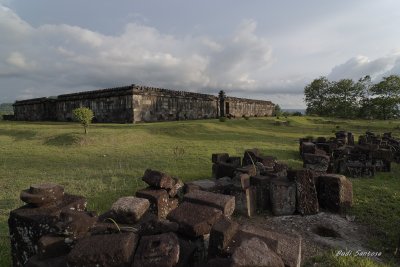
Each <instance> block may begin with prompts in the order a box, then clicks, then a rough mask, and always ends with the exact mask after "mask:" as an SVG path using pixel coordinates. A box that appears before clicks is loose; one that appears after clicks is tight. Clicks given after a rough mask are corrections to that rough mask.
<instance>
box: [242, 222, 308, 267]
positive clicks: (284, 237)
mask: <svg viewBox="0 0 400 267" xmlns="http://www.w3.org/2000/svg"><path fill="white" fill-rule="evenodd" d="M238 233H244V234H247V235H254V236H256V237H258V238H260V239H261V240H262V241H264V242H265V243H266V244H267V245H268V247H269V248H270V249H272V250H273V251H274V252H275V253H276V254H278V256H280V257H281V258H282V260H283V263H284V264H285V266H288V267H300V264H301V242H302V239H301V236H300V235H297V234H290V235H289V234H282V233H278V232H274V231H269V230H265V229H262V228H259V227H254V226H252V225H250V224H245V225H242V226H241V227H240V230H239V231H238Z"/></svg>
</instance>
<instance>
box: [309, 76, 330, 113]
mask: <svg viewBox="0 0 400 267" xmlns="http://www.w3.org/2000/svg"><path fill="white" fill-rule="evenodd" d="M330 84H331V83H330V82H329V81H328V79H327V78H326V77H320V78H319V79H315V80H314V81H312V82H311V83H310V84H308V85H307V86H306V87H305V88H304V96H305V99H304V100H305V102H306V105H307V110H306V113H307V114H317V115H327V114H328V113H329V110H328V109H327V108H326V104H327V103H326V95H327V93H328V91H329V88H330Z"/></svg>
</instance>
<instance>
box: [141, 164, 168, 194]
mask: <svg viewBox="0 0 400 267" xmlns="http://www.w3.org/2000/svg"><path fill="white" fill-rule="evenodd" d="M142 180H143V181H144V182H146V183H147V184H148V185H150V186H153V187H156V188H164V189H172V188H173V186H174V185H175V181H174V179H173V178H172V177H171V176H170V175H168V174H166V173H163V172H160V171H155V170H151V169H147V170H146V171H145V172H144V175H143V178H142Z"/></svg>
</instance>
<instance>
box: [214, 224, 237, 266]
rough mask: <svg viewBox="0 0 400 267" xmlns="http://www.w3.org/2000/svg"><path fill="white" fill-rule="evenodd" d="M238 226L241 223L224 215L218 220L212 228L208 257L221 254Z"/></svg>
mask: <svg viewBox="0 0 400 267" xmlns="http://www.w3.org/2000/svg"><path fill="white" fill-rule="evenodd" d="M238 228H239V225H238V224H237V223H236V222H234V221H232V220H231V219H228V218H226V217H222V218H221V219H220V220H218V221H217V222H216V223H215V224H214V226H213V227H212V228H211V232H210V241H209V247H208V257H209V258H213V257H215V256H217V255H220V254H221V252H222V250H224V249H226V247H227V246H228V244H229V242H230V241H231V239H232V237H233V236H234V235H235V234H236V232H237V230H238Z"/></svg>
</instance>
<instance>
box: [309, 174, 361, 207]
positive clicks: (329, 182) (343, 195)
mask: <svg viewBox="0 0 400 267" xmlns="http://www.w3.org/2000/svg"><path fill="white" fill-rule="evenodd" d="M317 193H318V201H319V205H320V206H321V207H322V208H324V209H327V210H330V211H333V212H343V211H345V210H346V209H347V208H349V207H351V206H352V204H353V186H352V184H351V182H350V181H349V180H348V179H347V178H346V176H344V175H339V174H325V175H322V176H319V177H318V182H317Z"/></svg>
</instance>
